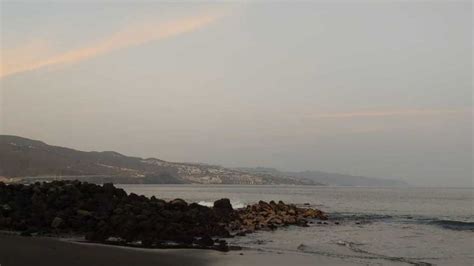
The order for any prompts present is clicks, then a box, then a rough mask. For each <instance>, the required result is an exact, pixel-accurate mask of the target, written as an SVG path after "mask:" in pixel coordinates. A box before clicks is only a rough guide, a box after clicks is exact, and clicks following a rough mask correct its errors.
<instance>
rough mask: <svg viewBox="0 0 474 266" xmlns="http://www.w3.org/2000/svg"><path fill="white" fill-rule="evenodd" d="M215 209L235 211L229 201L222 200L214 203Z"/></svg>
mask: <svg viewBox="0 0 474 266" xmlns="http://www.w3.org/2000/svg"><path fill="white" fill-rule="evenodd" d="M214 209H219V210H223V211H229V212H231V211H233V210H234V209H233V208H232V204H231V203H230V200H229V199H220V200H216V201H214Z"/></svg>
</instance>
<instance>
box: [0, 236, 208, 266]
mask: <svg viewBox="0 0 474 266" xmlns="http://www.w3.org/2000/svg"><path fill="white" fill-rule="evenodd" d="M209 252H212V251H207V250H190V249H187V250H184V249H181V250H156V249H139V248H125V247H117V246H107V245H96V244H82V243H74V242H67V241H64V240H58V239H54V238H44V237H20V236H14V235H0V265H1V266H27V265H28V266H30V265H48V266H64V265H67V266H84V265H104V266H105V265H113V266H121V265H123V266H130V265H137V266H138V265H143V266H148V265H154V266H156V265H162V266H168V265H193V266H204V265H209V264H210V259H211V258H210V256H206V254H207V253H209Z"/></svg>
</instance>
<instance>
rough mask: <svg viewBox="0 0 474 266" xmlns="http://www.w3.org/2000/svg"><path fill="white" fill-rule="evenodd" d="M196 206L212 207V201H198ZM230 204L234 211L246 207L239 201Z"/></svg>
mask: <svg viewBox="0 0 474 266" xmlns="http://www.w3.org/2000/svg"><path fill="white" fill-rule="evenodd" d="M197 204H199V205H201V206H206V207H212V206H214V202H212V201H203V200H201V201H199V202H198V203H197ZM230 204H231V205H232V208H234V209H240V208H244V207H245V206H246V205H245V204H244V203H242V202H240V201H230Z"/></svg>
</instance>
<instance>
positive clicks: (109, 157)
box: [0, 135, 318, 185]
mask: <svg viewBox="0 0 474 266" xmlns="http://www.w3.org/2000/svg"><path fill="white" fill-rule="evenodd" d="M1 176H3V177H8V178H12V177H15V178H17V180H20V181H21V182H33V181H37V180H51V179H81V180H84V181H89V182H95V183H103V182H114V183H154V184H157V183H168V184H180V183H192V184H297V185H318V183H317V182H314V181H311V180H307V179H304V178H293V177H285V176H272V175H268V174H253V173H248V172H244V171H240V170H237V169H229V168H224V167H221V166H214V165H205V164H190V163H174V162H167V161H163V160H159V159H155V158H148V159H143V158H139V157H130V156H125V155H122V154H120V153H117V152H113V151H104V152H95V151H93V152H84V151H78V150H74V149H69V148H64V147H57V146H51V145H48V144H46V143H44V142H41V141H37V140H31V139H27V138H22V137H18V136H9V135H0V177H1Z"/></svg>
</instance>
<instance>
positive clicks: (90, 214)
mask: <svg viewBox="0 0 474 266" xmlns="http://www.w3.org/2000/svg"><path fill="white" fill-rule="evenodd" d="M314 218H317V219H327V218H326V215H325V214H324V213H323V212H321V211H319V210H315V209H310V208H299V207H296V206H295V205H291V204H285V203H283V202H281V201H280V202H278V203H275V202H273V201H271V202H269V203H266V202H263V201H260V202H259V203H257V204H254V205H250V206H247V207H246V208H242V209H237V210H234V209H233V208H232V205H231V204H230V201H229V200H228V199H221V200H217V201H216V202H214V206H213V207H212V208H209V207H205V206H201V205H198V204H196V203H191V204H188V203H187V202H186V201H184V200H182V199H175V200H171V201H164V200H161V199H157V198H156V197H151V198H147V197H145V196H139V195H136V194H134V193H130V194H127V193H126V192H125V191H124V190H123V189H120V188H116V187H115V186H114V185H112V184H104V185H102V186H99V185H95V184H90V183H82V182H79V181H55V182H51V183H34V184H31V185H21V184H14V185H13V184H12V185H6V184H4V183H0V230H12V231H19V232H21V234H22V235H25V236H28V235H32V234H40V235H71V234H72V235H83V236H85V238H86V239H87V240H88V241H94V242H101V243H113V244H120V245H140V246H143V247H193V248H209V249H217V250H222V251H226V250H228V246H227V243H226V241H225V240H222V238H227V237H233V236H235V235H244V234H247V233H251V232H254V231H256V230H273V229H275V228H277V227H280V226H287V225H299V226H305V225H307V223H308V220H309V219H314Z"/></svg>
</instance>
